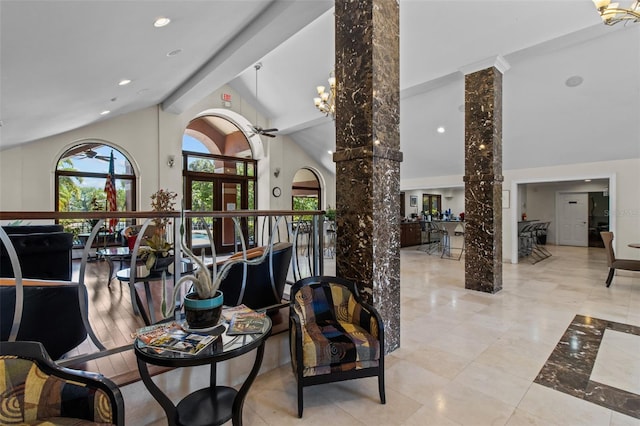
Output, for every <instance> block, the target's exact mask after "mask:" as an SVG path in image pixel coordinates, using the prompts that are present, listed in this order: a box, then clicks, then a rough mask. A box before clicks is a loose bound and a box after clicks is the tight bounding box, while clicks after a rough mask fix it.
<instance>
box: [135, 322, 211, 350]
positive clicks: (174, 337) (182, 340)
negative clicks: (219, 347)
mask: <svg viewBox="0 0 640 426" xmlns="http://www.w3.org/2000/svg"><path fill="white" fill-rule="evenodd" d="M136 337H137V338H138V339H139V340H140V341H141V342H143V343H144V344H145V345H147V346H149V347H151V348H153V349H159V350H165V351H171V352H178V353H182V354H188V355H196V354H198V353H199V352H200V351H201V350H203V349H204V348H206V347H207V346H209V345H210V344H211V343H212V342H213V341H214V340H216V337H217V336H211V335H209V334H202V333H193V332H189V331H186V330H184V329H183V328H182V327H181V326H180V324H178V323H177V322H175V321H172V322H169V323H166V324H159V325H157V326H149V327H143V328H141V329H139V330H138V331H137V332H136Z"/></svg>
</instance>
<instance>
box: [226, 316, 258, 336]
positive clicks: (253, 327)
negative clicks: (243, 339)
mask: <svg viewBox="0 0 640 426" xmlns="http://www.w3.org/2000/svg"><path fill="white" fill-rule="evenodd" d="M265 321H266V320H265V314H264V313H263V312H255V311H253V312H239V313H236V314H234V315H233V317H232V318H231V321H230V322H229V328H228V329H227V334H228V335H229V336H234V335H239V334H255V333H261V332H262V330H263V329H264V324H265Z"/></svg>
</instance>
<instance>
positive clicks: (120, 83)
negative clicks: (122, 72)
mask: <svg viewBox="0 0 640 426" xmlns="http://www.w3.org/2000/svg"><path fill="white" fill-rule="evenodd" d="M129 83H131V80H129V79H127V78H125V79H123V80H120V81H119V82H118V86H126V85H127V84H129Z"/></svg>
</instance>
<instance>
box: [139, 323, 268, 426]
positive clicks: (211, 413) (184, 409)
mask: <svg viewBox="0 0 640 426" xmlns="http://www.w3.org/2000/svg"><path fill="white" fill-rule="evenodd" d="M265 318H266V321H265V324H264V327H263V329H262V331H261V332H260V333H255V334H245V335H239V336H229V335H227V324H222V325H219V326H218V327H216V328H214V329H213V330H212V331H210V332H209V333H210V334H212V335H215V334H218V333H220V332H221V330H222V329H223V330H224V331H222V334H220V335H219V336H218V338H217V339H216V340H215V341H214V342H213V343H211V344H210V345H209V346H207V347H206V348H204V349H203V350H202V351H201V352H200V353H198V354H197V355H185V354H180V353H176V352H170V351H164V352H161V353H158V352H156V351H155V350H153V349H151V348H149V347H147V346H145V345H144V344H143V343H142V342H141V341H139V340H138V339H136V341H135V342H134V344H133V346H134V351H135V354H136V360H137V363H138V370H139V371H140V377H141V378H142V381H143V383H144V385H145V386H146V388H147V389H148V390H149V392H150V393H151V395H152V396H153V397H154V398H155V400H156V401H158V403H159V404H160V406H161V407H162V409H163V410H164V412H165V414H166V416H167V421H168V422H169V425H170V426H173V425H185V426H186V425H188V426H203V425H221V424H223V423H225V422H227V421H228V420H229V419H232V421H233V425H234V426H238V425H242V407H243V405H244V400H245V397H246V396H247V393H248V392H249V388H250V387H251V385H252V384H253V381H254V380H255V378H256V376H257V375H258V371H259V370H260V366H261V364H262V358H263V356H264V344H265V342H266V340H267V338H268V337H269V335H270V334H271V319H270V318H269V317H268V316H266V317H265ZM253 349H257V350H256V357H255V360H254V362H253V367H252V368H251V372H250V373H249V375H248V376H247V378H246V379H245V381H244V383H243V384H242V386H241V387H240V389H239V390H236V389H234V388H232V387H229V386H218V385H217V384H216V364H217V363H218V362H221V361H224V360H227V359H231V358H235V357H237V356H240V355H242V354H245V353H247V352H249V351H251V350H253ZM147 364H153V365H159V366H163V367H192V366H197V365H206V364H209V365H210V369H211V371H210V376H209V387H206V388H203V389H199V390H196V391H195V392H192V393H191V394H189V395H187V396H186V397H184V398H183V399H182V400H181V401H180V402H179V403H178V405H177V406H176V405H174V404H173V402H172V401H171V400H170V399H169V397H167V395H166V394H164V393H163V392H162V391H161V390H160V388H159V387H158V386H157V385H156V384H155V383H154V382H153V381H152V380H151V376H150V375H149V370H148V368H147Z"/></svg>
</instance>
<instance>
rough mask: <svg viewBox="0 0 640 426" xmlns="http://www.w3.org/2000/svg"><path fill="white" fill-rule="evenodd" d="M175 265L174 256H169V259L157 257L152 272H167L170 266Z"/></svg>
mask: <svg viewBox="0 0 640 426" xmlns="http://www.w3.org/2000/svg"><path fill="white" fill-rule="evenodd" d="M172 263H173V256H171V255H169V256H167V257H160V256H156V261H155V262H154V264H153V266H152V267H151V270H150V272H158V273H161V272H162V271H166V270H167V268H169V265H171V264H172Z"/></svg>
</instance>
